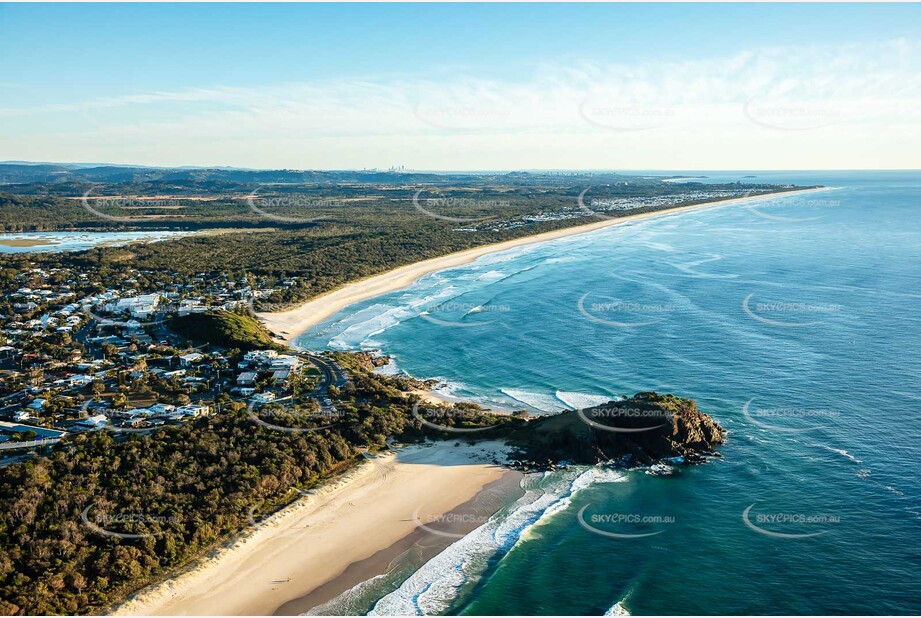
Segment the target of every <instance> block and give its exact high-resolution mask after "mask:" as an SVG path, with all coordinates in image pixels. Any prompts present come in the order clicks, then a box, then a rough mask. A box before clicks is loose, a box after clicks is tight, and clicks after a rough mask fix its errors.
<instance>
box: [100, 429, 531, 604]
mask: <svg viewBox="0 0 921 618" xmlns="http://www.w3.org/2000/svg"><path fill="white" fill-rule="evenodd" d="M503 450H504V445H502V444H501V443H498V442H483V443H479V444H476V445H473V446H469V445H463V446H455V443H454V442H439V443H435V444H427V445H422V446H407V447H404V448H402V449H399V450H398V451H397V453H396V454H395V455H389V456H387V457H381V458H377V459H374V460H371V461H366V462H364V463H363V464H362V465H361V467H360V468H358V469H357V470H354V471H352V472H350V473H348V474H347V475H345V476H344V477H343V478H341V479H339V480H338V481H335V482H333V483H331V484H330V485H328V486H326V487H325V488H321V489H320V490H317V491H316V492H315V493H312V494H311V495H308V496H306V497H304V498H302V499H300V500H299V501H298V502H296V503H294V504H293V505H291V506H289V507H287V508H285V509H283V510H281V511H279V512H278V513H276V514H275V515H274V516H272V517H270V518H268V519H266V520H264V521H258V519H257V521H256V522H255V523H256V525H255V526H254V530H253V531H252V532H251V533H248V534H244V535H242V536H241V537H239V538H237V539H235V540H234V541H232V542H231V543H230V544H229V545H228V546H226V547H225V548H224V549H222V550H220V551H219V552H218V553H217V554H216V555H213V556H210V557H207V558H205V559H203V560H201V561H199V562H197V563H195V564H193V565H192V566H191V567H190V568H188V569H187V570H186V571H185V572H183V573H180V574H178V575H177V576H175V577H173V578H171V579H169V580H166V581H164V582H162V583H160V584H157V585H154V586H151V587H149V588H147V589H144V590H142V591H140V592H139V593H138V594H136V595H135V597H134V598H132V599H130V600H129V601H127V602H126V603H124V604H122V605H121V606H119V607H118V608H117V609H116V610H115V613H116V614H118V615H220V614H227V615H272V614H275V613H280V614H297V613H302V612H305V611H307V610H308V609H310V607H312V606H314V605H316V604H319V603H323V602H325V601H328V600H329V599H331V598H333V597H334V596H335V595H337V594H339V593H340V592H342V591H344V590H347V589H348V588H350V587H352V586H354V585H355V584H357V583H359V582H361V581H364V580H366V579H369V578H371V577H374V576H375V575H379V574H382V573H384V572H386V571H387V568H388V565H389V564H390V563H391V562H392V561H393V560H394V559H395V558H396V557H397V556H398V555H399V554H400V553H402V552H404V551H405V550H406V546H407V545H411V544H413V543H414V542H416V541H417V540H419V539H418V537H419V536H422V535H425V536H428V539H427V540H428V541H429V542H428V543H427V545H428V546H429V548H430V552H429V553H431V551H437V550H438V549H440V547H439V543H440V544H441V546H443V545H446V544H448V543H450V542H451V541H452V540H454V539H455V538H456V537H457V536H459V535H460V534H463V533H464V532H467V531H469V530H467V529H456V528H455V529H452V531H451V534H446V535H444V536H440V535H438V534H431V533H426V532H425V531H424V530H421V531H420V530H418V529H419V528H420V523H421V524H423V525H425V524H426V523H427V522H436V523H435V524H431V525H432V526H437V527H438V528H439V529H441V528H443V527H444V526H443V523H444V522H446V521H448V522H449V521H451V520H452V518H450V517H446V516H445V514H447V513H454V512H458V511H457V510H458V509H459V508H460V509H463V508H464V506H465V505H468V504H469V503H470V502H471V501H472V500H473V499H474V498H475V497H476V496H477V495H478V494H480V493H481V492H483V490H484V489H486V488H490V489H492V488H495V487H497V486H499V485H501V486H502V487H505V488H506V490H508V489H509V488H510V487H511V486H512V485H515V484H516V483H517V478H519V477H520V474H519V473H517V472H513V471H510V470H508V469H505V468H502V467H500V466H497V465H495V464H494V463H493V461H494V460H496V459H498V460H503V459H504V457H503ZM488 504H495V502H494V501H489V502H488ZM495 508H498V505H495ZM489 510H490V509H489V508H487V507H484V506H483V505H479V507H478V508H477V511H476V516H475V517H471V516H470V514H469V511H470V509H469V508H467V509H466V511H465V512H466V513H467V514H466V515H465V516H464V517H457V518H453V519H458V520H463V521H465V522H468V523H469V522H472V524H470V525H468V526H467V527H468V528H470V527H476V525H477V522H479V521H480V520H481V519H484V518H485V517H488V515H490V514H491V513H490V512H487V511H489ZM444 529H447V528H444ZM413 535H415V537H414V536H413ZM350 567H352V568H350Z"/></svg>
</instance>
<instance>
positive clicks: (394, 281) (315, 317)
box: [259, 187, 827, 345]
mask: <svg viewBox="0 0 921 618" xmlns="http://www.w3.org/2000/svg"><path fill="white" fill-rule="evenodd" d="M825 190H827V188H825V187H821V188H816V189H801V190H798V191H786V192H783V193H780V194H777V193H772V194H767V195H756V196H751V197H741V198H734V199H728V200H719V201H714V202H707V203H704V204H694V205H691V206H679V207H676V208H669V209H664V210H657V211H655V212H646V213H640V214H635V215H626V216H624V217H618V218H617V219H605V220H603V221H598V222H596V223H588V224H586V225H577V226H573V227H569V228H565V229H561V230H553V231H552V232H544V233H542V234H534V235H533V236H526V237H524V238H516V239H514V240H509V241H506V242H500V243H493V244H489V245H483V246H482V247H475V248H473V249H467V250H465V251H459V252H457V253H451V254H448V255H444V256H441V257H437V258H432V259H430V260H423V261H421V262H416V263H414V264H409V265H407V266H401V267H400V268H395V269H393V270H390V271H387V272H384V273H381V274H379V275H374V276H371V277H368V278H366V279H362V280H360V281H355V282H354V283H349V284H346V285H344V286H343V287H341V288H338V289H336V290H333V291H332V292H329V293H327V294H324V295H322V296H318V297H317V298H314V299H312V300H309V301H307V302H305V303H303V304H301V305H298V306H297V307H295V308H293V309H289V310H287V311H280V312H277V313H260V314H259V318H260V319H261V320H262V321H263V322H264V324H265V325H266V327H267V328H268V329H269V330H270V331H272V332H273V333H275V334H276V335H277V336H278V338H279V340H281V341H284V342H285V343H286V344H288V345H290V344H291V343H292V342H293V341H294V340H295V339H296V338H297V336H298V335H300V334H301V333H303V332H304V331H306V330H307V329H309V328H310V327H311V326H314V325H315V324H318V323H320V322H322V321H323V320H325V319H326V318H328V317H329V316H331V315H333V314H335V313H336V312H338V311H341V310H342V309H345V308H346V307H348V306H349V305H352V304H354V303H357V302H360V301H362V300H366V299H368V298H373V297H374V296H380V295H381V294H386V293H388V292H393V291H396V290H399V289H402V288H405V287H408V286H409V285H411V284H412V283H413V282H414V281H416V279H418V278H420V277H422V276H423V275H427V274H429V273H432V272H436V271H439V270H444V269H446V268H453V267H455V266H463V265H464V264H469V263H470V262H473V261H474V260H476V259H477V258H479V257H481V256H483V255H487V254H489V253H495V252H496V251H504V250H506V249H512V248H514V247H521V246H524V245H532V244H535V243H540V242H546V241H548V240H555V239H557V238H565V237H567V236H573V235H576V234H586V233H589V232H594V231H595V230H600V229H602V228H606V227H609V226H612V225H618V224H622V223H627V222H630V221H637V220H640V219H650V218H653V217H661V216H663V215H671V214H675V213H679V212H686V211H690V210H700V209H703V208H714V207H717V206H730V205H733V204H743V203H744V204H747V203H751V202H756V201H763V200H769V199H774V198H776V197H778V195H782V196H789V195H799V194H803V193H812V192H815V191H825Z"/></svg>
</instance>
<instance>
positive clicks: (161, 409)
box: [147, 403, 176, 416]
mask: <svg viewBox="0 0 921 618" xmlns="http://www.w3.org/2000/svg"><path fill="white" fill-rule="evenodd" d="M147 409H148V410H149V411H150V413H151V416H166V415H167V414H170V413H172V412H175V411H176V406H171V405H170V404H168V403H155V404H154V405H152V406H150V407H148V408H147Z"/></svg>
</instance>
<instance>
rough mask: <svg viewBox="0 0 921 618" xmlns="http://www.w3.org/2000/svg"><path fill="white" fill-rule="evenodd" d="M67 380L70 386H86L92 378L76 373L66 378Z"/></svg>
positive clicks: (91, 381)
mask: <svg viewBox="0 0 921 618" xmlns="http://www.w3.org/2000/svg"><path fill="white" fill-rule="evenodd" d="M67 382H68V383H69V384H70V385H71V386H87V385H88V384H92V383H93V378H91V377H90V376H83V375H76V376H70V377H69V378H67Z"/></svg>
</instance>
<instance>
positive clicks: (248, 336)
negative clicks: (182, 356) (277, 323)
mask: <svg viewBox="0 0 921 618" xmlns="http://www.w3.org/2000/svg"><path fill="white" fill-rule="evenodd" d="M169 328H170V329H171V330H174V331H176V332H177V333H179V334H180V335H182V336H184V337H186V338H187V339H189V340H191V341H194V342H208V343H210V344H211V345H215V346H218V347H220V348H227V349H234V348H235V349H238V350H242V351H247V350H254V349H266V348H279V347H281V346H279V345H278V344H276V343H275V342H274V341H273V340H272V334H271V333H270V332H269V331H268V330H266V328H265V327H264V326H263V325H262V324H260V323H259V321H258V320H257V319H256V318H254V317H252V316H251V315H248V314H247V313H244V312H239V313H238V312H234V311H206V312H204V313H191V314H189V315H184V316H176V317H175V318H173V319H172V320H170V322H169Z"/></svg>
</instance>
